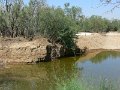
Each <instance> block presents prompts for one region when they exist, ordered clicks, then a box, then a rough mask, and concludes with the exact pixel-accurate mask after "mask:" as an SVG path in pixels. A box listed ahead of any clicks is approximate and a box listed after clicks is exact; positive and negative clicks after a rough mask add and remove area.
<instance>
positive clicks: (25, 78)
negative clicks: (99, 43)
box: [0, 51, 120, 90]
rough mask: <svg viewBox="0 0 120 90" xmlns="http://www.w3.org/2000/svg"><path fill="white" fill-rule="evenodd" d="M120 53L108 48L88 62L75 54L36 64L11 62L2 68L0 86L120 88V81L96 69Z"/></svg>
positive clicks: (25, 89) (17, 89) (26, 89)
mask: <svg viewBox="0 0 120 90" xmlns="http://www.w3.org/2000/svg"><path fill="white" fill-rule="evenodd" d="M119 55H120V53H118V52H108V51H106V52H101V53H99V54H97V55H96V56H95V57H93V58H90V59H89V60H84V63H83V60H82V61H81V60H80V59H79V57H71V58H62V59H59V60H55V61H53V62H43V63H42V62H41V63H40V64H35V65H14V66H10V68H6V69H1V70H0V90H117V89H118V87H117V86H116V87H117V89H115V88H113V86H114V84H116V83H113V81H112V82H111V80H108V79H107V80H106V78H104V77H103V79H98V77H97V78H95V77H96V76H94V74H93V72H95V73H96V71H97V73H98V71H99V70H102V69H105V68H106V67H105V68H104V66H103V65H102V66H101V63H102V62H103V61H106V60H107V59H108V58H111V59H112V58H114V59H115V58H118V57H120V56H119ZM93 63H94V64H93ZM97 64H99V66H98V65H97ZM99 68H102V69H99ZM110 69H111V68H110ZM113 69H116V68H113ZM106 70H107V69H106ZM118 70H119V69H118ZM86 72H87V73H86ZM99 72H100V71H99ZM111 72H112V71H111ZM117 72H118V71H117ZM117 72H113V73H117ZM91 73H92V74H93V76H92V77H91V75H90V74H91ZM108 73H109V70H108ZM99 74H100V73H99ZM104 74H106V73H104ZM118 75H120V73H118ZM103 76H104V75H103ZM96 81H98V82H97V83H96ZM119 84H120V83H119ZM116 85H118V84H116ZM119 89H120V88H119Z"/></svg>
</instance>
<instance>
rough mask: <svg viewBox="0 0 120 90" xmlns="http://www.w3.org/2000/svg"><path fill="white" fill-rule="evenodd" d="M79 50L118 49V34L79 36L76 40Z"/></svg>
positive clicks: (119, 45) (119, 43)
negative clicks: (85, 48)
mask: <svg viewBox="0 0 120 90" xmlns="http://www.w3.org/2000/svg"><path fill="white" fill-rule="evenodd" d="M77 45H78V47H79V48H84V47H87V48H88V49H90V50H91V49H109V50H115V49H120V33H117V32H110V33H106V34H99V33H92V35H88V36H82V35H81V36H79V38H78V40H77Z"/></svg>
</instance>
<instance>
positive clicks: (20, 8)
mask: <svg viewBox="0 0 120 90" xmlns="http://www.w3.org/2000/svg"><path fill="white" fill-rule="evenodd" d="M119 30H120V20H116V19H114V20H108V19H106V18H102V17H101V16H96V15H93V16H91V17H85V16H84V15H83V14H82V9H81V8H80V7H77V6H70V3H65V4H64V8H61V7H51V6H49V5H48V4H47V1H46V0H30V1H29V3H28V4H27V5H26V4H24V2H23V0H0V36H2V37H11V38H15V37H24V38H29V39H30V40H32V38H34V37H35V36H43V37H45V38H48V39H49V42H51V43H52V44H54V43H59V44H61V45H64V47H65V48H68V49H72V50H74V49H75V48H76V45H75V38H76V36H75V34H76V33H78V32H80V31H87V32H109V31H119Z"/></svg>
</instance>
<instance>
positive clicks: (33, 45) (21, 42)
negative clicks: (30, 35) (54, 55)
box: [0, 38, 49, 63]
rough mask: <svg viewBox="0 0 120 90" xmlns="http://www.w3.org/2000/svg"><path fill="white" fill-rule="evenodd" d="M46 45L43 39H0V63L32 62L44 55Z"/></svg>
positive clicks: (45, 40)
mask: <svg viewBox="0 0 120 90" xmlns="http://www.w3.org/2000/svg"><path fill="white" fill-rule="evenodd" d="M48 44H49V42H48V41H47V39H45V38H37V39H35V40H32V41H28V40H26V39H24V38H15V39H10V38H0V61H1V62H2V61H3V63H6V62H7V63H12V62H13V63H14V62H15V63H16V62H17V63H19V62H20V63H22V62H34V61H35V60H37V58H39V57H40V58H41V57H44V56H45V55H46V46H47V45H48ZM1 62H0V63H1Z"/></svg>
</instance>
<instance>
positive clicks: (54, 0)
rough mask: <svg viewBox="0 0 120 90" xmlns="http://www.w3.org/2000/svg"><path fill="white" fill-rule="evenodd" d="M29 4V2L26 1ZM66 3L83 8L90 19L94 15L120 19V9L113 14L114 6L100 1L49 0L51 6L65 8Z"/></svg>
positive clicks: (84, 13)
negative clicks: (105, 4)
mask: <svg viewBox="0 0 120 90" xmlns="http://www.w3.org/2000/svg"><path fill="white" fill-rule="evenodd" d="M24 2H25V3H26V4H27V3H28V2H29V0H24ZM65 3H70V6H78V7H81V8H82V12H83V15H85V16H86V17H90V16H92V15H98V16H102V17H103V18H107V19H120V8H116V9H115V10H113V11H112V12H110V10H111V9H112V7H113V6H112V5H107V6H104V5H102V4H101V2H100V0H47V4H48V5H49V6H55V7H57V6H60V7H62V8H63V7H64V4H65Z"/></svg>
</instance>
